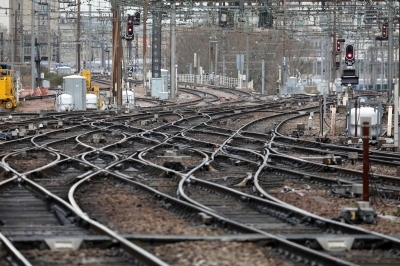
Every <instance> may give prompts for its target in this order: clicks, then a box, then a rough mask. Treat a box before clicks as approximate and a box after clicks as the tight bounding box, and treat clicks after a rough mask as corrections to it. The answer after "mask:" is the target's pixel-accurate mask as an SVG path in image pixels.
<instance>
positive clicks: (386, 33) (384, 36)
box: [382, 23, 388, 38]
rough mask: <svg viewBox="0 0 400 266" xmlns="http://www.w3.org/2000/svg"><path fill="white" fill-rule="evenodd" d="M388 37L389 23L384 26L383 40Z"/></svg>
mask: <svg viewBox="0 0 400 266" xmlns="http://www.w3.org/2000/svg"><path fill="white" fill-rule="evenodd" d="M387 37H388V23H383V24H382V38H387Z"/></svg>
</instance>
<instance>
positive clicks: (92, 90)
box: [82, 69, 103, 109]
mask: <svg viewBox="0 0 400 266" xmlns="http://www.w3.org/2000/svg"><path fill="white" fill-rule="evenodd" d="M82 76H83V77H85V78H86V93H88V94H94V95H96V96H97V106H98V109H101V108H102V107H103V101H100V88H99V87H95V86H92V80H91V72H90V70H88V69H84V70H82Z"/></svg>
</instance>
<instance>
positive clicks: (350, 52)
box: [344, 45, 356, 66]
mask: <svg viewBox="0 0 400 266" xmlns="http://www.w3.org/2000/svg"><path fill="white" fill-rule="evenodd" d="M344 58H345V60H344V61H345V63H346V64H347V65H348V66H352V65H353V64H354V62H355V61H356V60H355V55H354V47H353V45H347V46H346V55H345V57H344Z"/></svg>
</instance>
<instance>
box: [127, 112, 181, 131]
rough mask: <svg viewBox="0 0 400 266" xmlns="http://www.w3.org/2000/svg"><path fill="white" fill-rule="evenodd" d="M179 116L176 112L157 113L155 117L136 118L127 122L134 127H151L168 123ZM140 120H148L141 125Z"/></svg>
mask: <svg viewBox="0 0 400 266" xmlns="http://www.w3.org/2000/svg"><path fill="white" fill-rule="evenodd" d="M181 118H182V117H181V116H180V115H176V114H171V115H159V116H158V118H156V119H155V118H154V117H151V118H144V119H138V120H135V121H134V122H131V123H128V125H130V126H134V127H137V128H142V129H152V128H156V127H160V126H163V125H165V124H168V123H172V122H176V121H178V120H179V119H181ZM153 120H154V121H153ZM142 121H148V122H147V123H148V124H147V125H142V124H141V123H142Z"/></svg>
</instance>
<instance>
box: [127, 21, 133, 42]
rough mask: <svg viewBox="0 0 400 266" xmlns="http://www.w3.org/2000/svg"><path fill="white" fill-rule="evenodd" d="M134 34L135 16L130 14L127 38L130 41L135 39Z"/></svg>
mask: <svg viewBox="0 0 400 266" xmlns="http://www.w3.org/2000/svg"><path fill="white" fill-rule="evenodd" d="M133 38H134V34H133V16H131V15H129V16H128V21H127V24H126V39H127V40H128V41H131V40H133Z"/></svg>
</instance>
